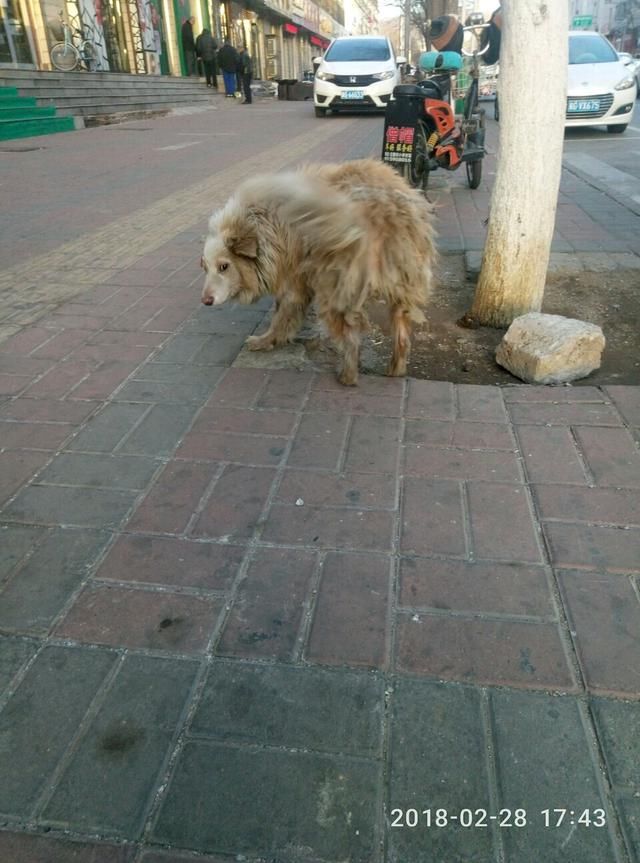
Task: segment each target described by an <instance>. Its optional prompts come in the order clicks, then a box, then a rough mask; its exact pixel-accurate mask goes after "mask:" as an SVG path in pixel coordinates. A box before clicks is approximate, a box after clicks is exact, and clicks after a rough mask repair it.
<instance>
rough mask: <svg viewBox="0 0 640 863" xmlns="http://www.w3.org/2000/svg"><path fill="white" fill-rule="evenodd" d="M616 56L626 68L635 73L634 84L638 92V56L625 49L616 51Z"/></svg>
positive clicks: (639, 75) (639, 60)
mask: <svg viewBox="0 0 640 863" xmlns="http://www.w3.org/2000/svg"><path fill="white" fill-rule="evenodd" d="M618 57H619V58H620V59H621V60H622V62H623V63H624V65H625V66H626V67H627V69H629V71H632V72H633V74H634V75H635V79H636V84H637V85H638V91H639V94H640V57H637V56H636V57H633V56H632V55H631V54H629V53H627V52H626V51H618Z"/></svg>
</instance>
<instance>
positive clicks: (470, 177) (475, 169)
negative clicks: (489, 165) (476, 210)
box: [465, 159, 482, 189]
mask: <svg viewBox="0 0 640 863" xmlns="http://www.w3.org/2000/svg"><path fill="white" fill-rule="evenodd" d="M465 168H466V169H467V182H468V183H469V188H470V189H477V188H478V186H479V185H480V181H481V180H482V159H476V160H475V161H474V162H465Z"/></svg>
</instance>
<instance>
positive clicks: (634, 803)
mask: <svg viewBox="0 0 640 863" xmlns="http://www.w3.org/2000/svg"><path fill="white" fill-rule="evenodd" d="M618 808H619V810H620V813H621V821H622V830H623V833H624V837H625V840H626V842H627V847H628V849H629V856H630V858H631V860H632V861H633V863H635V861H636V860H640V799H638V798H637V797H636V796H635V795H634V797H633V798H632V799H631V798H628V797H625V798H623V799H622V800H619V801H618Z"/></svg>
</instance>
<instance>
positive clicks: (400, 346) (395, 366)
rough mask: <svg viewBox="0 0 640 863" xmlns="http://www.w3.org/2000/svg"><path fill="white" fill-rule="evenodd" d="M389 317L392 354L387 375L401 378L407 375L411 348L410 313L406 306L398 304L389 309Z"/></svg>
mask: <svg viewBox="0 0 640 863" xmlns="http://www.w3.org/2000/svg"><path fill="white" fill-rule="evenodd" d="M389 317H390V319H391V339H392V341H393V352H392V354H391V362H390V363H389V368H388V370H387V374H388V375H390V376H391V377H401V376H402V375H406V373H407V360H408V358H409V350H410V348H411V318H410V312H409V310H408V309H407V308H406V306H403V305H401V304H398V305H395V306H392V307H391V309H390V311H389Z"/></svg>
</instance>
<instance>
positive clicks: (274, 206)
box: [239, 172, 366, 253]
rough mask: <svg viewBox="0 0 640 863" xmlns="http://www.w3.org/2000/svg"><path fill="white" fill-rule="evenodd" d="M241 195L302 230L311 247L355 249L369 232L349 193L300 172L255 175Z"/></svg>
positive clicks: (257, 206) (243, 187) (338, 250)
mask: <svg viewBox="0 0 640 863" xmlns="http://www.w3.org/2000/svg"><path fill="white" fill-rule="evenodd" d="M239 196H240V198H241V200H242V202H243V203H244V204H245V205H246V206H248V207H252V208H257V209H265V210H269V211H270V212H271V213H273V214H274V215H275V216H276V218H277V219H278V221H279V222H281V223H282V224H284V225H286V226H288V227H289V228H291V229H293V230H295V231H296V232H297V233H299V234H300V236H301V237H302V238H303V239H304V240H305V242H306V244H307V246H308V249H309V251H311V250H314V249H322V250H323V251H324V252H325V253H326V251H327V250H331V251H332V252H334V253H343V252H346V251H349V250H353V251H354V252H355V251H356V249H358V248H359V247H361V246H362V243H363V240H364V238H365V236H366V227H365V226H363V225H362V224H361V223H360V220H359V218H358V213H357V211H356V209H355V208H354V206H353V204H352V202H351V201H350V200H349V198H348V197H347V196H346V195H344V194H343V193H342V192H339V191H337V190H335V189H332V188H330V187H327V185H326V184H324V183H320V182H317V181H314V179H313V178H312V177H308V176H305V175H304V174H302V173H300V172H297V173H293V172H292V173H285V174H275V175H270V176H269V175H267V176H259V177H255V178H254V179H251V180H248V181H247V182H246V183H244V184H243V186H242V188H241V190H240V192H239Z"/></svg>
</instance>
